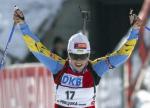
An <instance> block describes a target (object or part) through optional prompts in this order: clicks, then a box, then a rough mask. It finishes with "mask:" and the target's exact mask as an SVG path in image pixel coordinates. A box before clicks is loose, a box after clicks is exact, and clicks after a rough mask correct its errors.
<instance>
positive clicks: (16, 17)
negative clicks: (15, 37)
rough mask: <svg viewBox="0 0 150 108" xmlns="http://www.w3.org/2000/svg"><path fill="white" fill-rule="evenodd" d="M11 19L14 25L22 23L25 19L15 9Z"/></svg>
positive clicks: (21, 13)
mask: <svg viewBox="0 0 150 108" xmlns="http://www.w3.org/2000/svg"><path fill="white" fill-rule="evenodd" d="M13 19H14V22H15V23H16V24H21V23H24V21H25V18H24V15H23V12H22V11H21V10H20V9H19V8H16V9H15V11H14V16H13Z"/></svg>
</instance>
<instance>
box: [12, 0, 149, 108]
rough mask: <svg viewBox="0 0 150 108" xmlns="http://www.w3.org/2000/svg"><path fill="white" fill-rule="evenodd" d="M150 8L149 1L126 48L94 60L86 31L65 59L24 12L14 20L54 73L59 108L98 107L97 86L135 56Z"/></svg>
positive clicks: (74, 38)
mask: <svg viewBox="0 0 150 108" xmlns="http://www.w3.org/2000/svg"><path fill="white" fill-rule="evenodd" d="M149 5H150V0H145V2H144V5H143V7H142V10H141V11H140V14H139V15H138V17H136V18H134V19H133V18H131V19H132V20H131V22H132V24H133V26H132V28H131V31H130V33H129V37H128V39H127V41H126V42H125V43H124V45H123V46H122V47H121V48H120V49H118V50H116V51H114V52H113V53H111V54H109V55H106V56H104V57H101V58H97V59H95V60H94V61H91V60H90V59H89V58H90V51H91V49H90V43H89V40H88V38H87V36H85V35H84V34H83V33H82V32H79V33H76V34H74V35H72V36H71V38H70V39H69V42H68V47H67V51H68V59H66V60H64V59H63V58H61V57H59V56H57V55H55V54H53V53H52V52H51V51H49V50H48V49H47V48H46V47H45V46H44V45H43V44H42V43H41V42H40V40H39V39H38V37H36V36H35V35H34V34H33V33H32V32H31V31H30V29H29V27H28V25H27V23H26V22H25V18H24V15H23V13H22V11H21V10H19V9H18V10H16V11H15V12H14V21H15V23H17V24H19V25H20V29H21V31H22V34H23V39H24V41H25V43H26V45H27V47H28V48H29V50H30V51H31V52H32V53H33V54H34V56H35V57H36V58H37V59H38V60H39V61H40V62H41V63H43V64H45V66H46V67H47V68H48V69H49V71H50V72H52V74H53V77H54V83H55V87H56V93H55V108H95V94H96V86H97V85H98V84H99V82H100V79H101V77H102V76H103V74H105V73H106V72H107V71H108V70H109V69H113V68H116V67H118V66H120V65H121V64H123V63H125V61H126V60H127V59H128V57H129V56H130V55H131V53H132V51H133V49H134V47H135V45H136V42H137V40H138V34H139V29H140V27H141V26H143V24H144V23H143V22H144V21H145V19H146V17H147V13H148V11H149ZM131 16H132V15H131Z"/></svg>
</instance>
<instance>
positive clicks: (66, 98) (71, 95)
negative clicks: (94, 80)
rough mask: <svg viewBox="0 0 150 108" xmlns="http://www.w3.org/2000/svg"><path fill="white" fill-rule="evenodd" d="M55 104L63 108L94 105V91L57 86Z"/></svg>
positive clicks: (91, 89)
mask: <svg viewBox="0 0 150 108" xmlns="http://www.w3.org/2000/svg"><path fill="white" fill-rule="evenodd" d="M55 103H56V104H58V105H61V106H64V107H75V108H83V107H89V106H94V105H95V98H94V89H93V87H91V88H69V87H64V86H61V85H59V86H58V88H57V90H56V98H55Z"/></svg>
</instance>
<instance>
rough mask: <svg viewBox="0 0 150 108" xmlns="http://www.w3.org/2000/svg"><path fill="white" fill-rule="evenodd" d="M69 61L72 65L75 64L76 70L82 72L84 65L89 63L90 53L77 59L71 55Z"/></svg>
mask: <svg viewBox="0 0 150 108" xmlns="http://www.w3.org/2000/svg"><path fill="white" fill-rule="evenodd" d="M81 56H82V55H81ZM82 57H83V56H82ZM69 61H70V63H71V66H73V68H74V69H75V70H77V71H78V72H81V71H82V70H83V69H84V67H85V66H87V64H88V61H89V55H88V56H87V57H85V58H82V59H80V58H78V59H77V58H76V59H75V58H72V57H71V56H69Z"/></svg>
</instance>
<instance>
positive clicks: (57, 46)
mask: <svg viewBox="0 0 150 108" xmlns="http://www.w3.org/2000/svg"><path fill="white" fill-rule="evenodd" d="M52 46H53V48H52V50H51V51H52V52H53V53H54V54H57V55H59V56H61V57H62V58H64V59H66V58H67V51H66V48H65V42H64V40H63V39H62V38H61V37H60V36H56V37H55V38H54V41H53V45H52Z"/></svg>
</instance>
